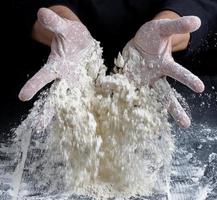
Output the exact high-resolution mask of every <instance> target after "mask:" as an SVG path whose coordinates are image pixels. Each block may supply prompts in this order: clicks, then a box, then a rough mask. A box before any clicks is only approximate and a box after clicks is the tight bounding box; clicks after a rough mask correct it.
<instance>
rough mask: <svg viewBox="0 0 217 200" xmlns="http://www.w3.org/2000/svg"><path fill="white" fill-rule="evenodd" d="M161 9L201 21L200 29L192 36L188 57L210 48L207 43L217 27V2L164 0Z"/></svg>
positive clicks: (207, 0)
mask: <svg viewBox="0 0 217 200" xmlns="http://www.w3.org/2000/svg"><path fill="white" fill-rule="evenodd" d="M160 9H161V10H171V11H174V12H176V13H178V14H179V15H181V16H187V15H195V16H198V17H199V18H200V19H201V22H202V24H201V27H200V29H199V30H197V31H195V32H193V33H192V34H191V39H190V43H189V46H188V49H187V52H186V53H187V55H191V54H193V53H195V52H197V53H198V51H200V50H201V49H202V48H203V50H204V48H209V45H207V44H206V41H208V38H209V36H211V37H212V36H213V35H214V33H215V31H216V26H217V0H164V1H163V0H162V5H161V8H160ZM205 44H206V45H205Z"/></svg>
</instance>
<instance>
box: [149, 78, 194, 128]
mask: <svg viewBox="0 0 217 200" xmlns="http://www.w3.org/2000/svg"><path fill="white" fill-rule="evenodd" d="M153 87H154V88H155V90H156V91H157V92H158V93H159V94H160V98H161V101H162V103H163V104H164V106H165V107H166V108H167V111H168V112H169V113H170V114H171V116H172V117H173V118H174V120H175V121H176V122H177V124H179V126H180V127H182V128H188V127H189V126H190V124H191V121H190V119H189V117H188V115H187V114H186V112H185V111H184V109H183V108H182V106H181V105H180V103H179V102H178V100H177V98H176V97H175V94H174V92H173V90H172V88H171V86H170V84H169V83H168V81H167V80H166V77H163V78H160V79H159V80H157V81H156V82H155V83H154V84H153Z"/></svg>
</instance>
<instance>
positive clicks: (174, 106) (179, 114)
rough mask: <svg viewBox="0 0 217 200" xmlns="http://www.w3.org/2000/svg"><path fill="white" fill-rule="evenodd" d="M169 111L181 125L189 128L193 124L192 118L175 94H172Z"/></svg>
mask: <svg viewBox="0 0 217 200" xmlns="http://www.w3.org/2000/svg"><path fill="white" fill-rule="evenodd" d="M168 112H169V113H170V115H171V116H172V117H173V119H174V120H175V121H176V122H177V124H178V125H179V126H180V127H182V128H188V127H189V126H190V125H191V120H190V118H189V117H188V115H187V114H186V112H185V110H184V109H183V107H182V106H181V105H180V103H179V102H178V100H177V98H176V97H175V96H174V95H172V96H170V105H169V107H168Z"/></svg>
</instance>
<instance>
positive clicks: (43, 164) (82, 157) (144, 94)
mask: <svg viewBox="0 0 217 200" xmlns="http://www.w3.org/2000/svg"><path fill="white" fill-rule="evenodd" d="M94 45H95V46H94V48H92V49H91V51H90V52H89V54H88V57H87V59H86V61H81V62H80V63H79V67H80V68H82V70H81V71H80V72H79V73H80V76H81V77H82V82H81V83H80V86H79V87H74V88H70V87H69V86H68V85H67V83H66V82H65V81H64V80H59V81H56V82H55V83H54V84H53V85H52V86H51V88H50V89H49V91H47V92H44V95H41V97H40V98H39V100H38V101H36V102H35V104H34V107H33V109H32V110H31V112H30V113H29V115H28V116H27V118H26V119H25V120H24V121H23V122H22V123H21V125H20V126H19V127H18V128H17V129H16V131H15V132H16V134H17V135H24V134H25V135H26V134H28V135H31V142H30V147H29V150H28V151H29V153H28V156H27V159H26V168H29V176H31V180H34V181H35V182H36V183H37V184H36V186H35V187H39V185H40V184H41V185H40V190H41V192H43V189H42V188H43V187H42V186H44V188H45V186H48V185H49V190H48V191H46V192H47V193H49V192H54V191H56V190H58V189H59V190H63V191H73V192H74V193H76V194H80V195H87V196H89V197H94V198H96V199H107V198H113V197H115V198H128V197H131V196H136V195H151V194H153V193H154V192H166V191H167V190H168V188H167V187H166V186H167V184H168V181H169V180H168V177H169V176H168V174H167V173H168V171H169V170H168V168H169V165H170V161H171V156H172V152H173V147H174V146H173V138H172V136H171V132H170V124H169V123H168V116H167V115H168V114H167V111H166V106H165V105H164V103H162V101H160V99H161V98H162V94H161V92H160V91H161V90H160V89H159V90H158V89H151V88H149V87H148V86H147V85H144V86H141V87H139V88H138V87H136V86H135V84H134V83H133V82H129V81H128V79H127V78H126V76H125V75H124V74H122V73H116V74H112V75H105V72H106V67H105V66H104V65H103V61H102V59H101V53H102V51H101V48H100V47H99V44H98V43H97V42H95V44H94ZM134 58H135V59H134ZM129 59H130V62H131V64H132V66H135V67H136V65H137V64H138V63H137V62H138V59H137V55H134V56H132V57H131V58H129ZM125 62H126V60H124V59H123V57H122V56H121V55H120V54H119V56H118V58H117V60H116V64H117V65H118V67H119V68H121V67H123V66H124V63H125ZM158 85H159V88H161V87H166V86H165V85H164V82H163V81H159V83H158ZM31 145H32V146H34V148H33V147H31ZM35 147H37V148H38V149H40V153H41V152H42V153H41V154H40V156H39V157H37V158H36V159H34V158H33V157H34V156H35V157H36V155H37V153H36V152H34V151H33V150H34V149H35ZM31 150H32V151H33V153H32V154H31ZM31 155H32V156H31ZM23 179H24V180H23V182H25V181H26V182H27V180H25V178H23ZM34 181H32V182H34ZM30 185H31V184H30ZM26 187H27V186H26ZM28 187H29V188H30V187H31V186H29V184H28ZM32 188H33V187H32ZM27 193H28V192H27Z"/></svg>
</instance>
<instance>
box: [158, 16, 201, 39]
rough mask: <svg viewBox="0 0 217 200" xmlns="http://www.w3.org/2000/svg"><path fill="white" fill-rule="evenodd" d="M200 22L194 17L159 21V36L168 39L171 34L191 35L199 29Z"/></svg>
mask: <svg viewBox="0 0 217 200" xmlns="http://www.w3.org/2000/svg"><path fill="white" fill-rule="evenodd" d="M200 26H201V20H200V18H199V17H196V16H185V17H180V18H179V19H173V20H160V34H161V35H162V36H165V37H168V36H171V35H173V34H184V33H191V32H194V31H196V30H197V29H199V28H200Z"/></svg>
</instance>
